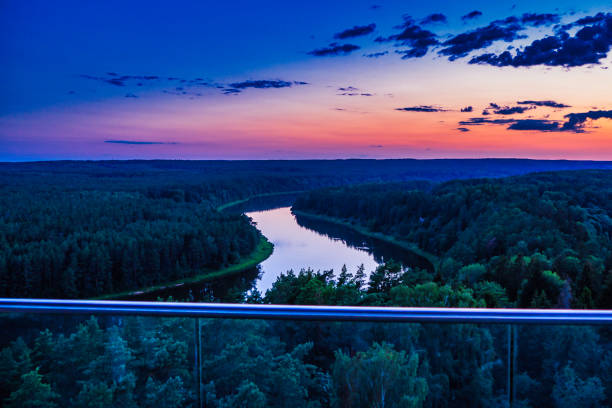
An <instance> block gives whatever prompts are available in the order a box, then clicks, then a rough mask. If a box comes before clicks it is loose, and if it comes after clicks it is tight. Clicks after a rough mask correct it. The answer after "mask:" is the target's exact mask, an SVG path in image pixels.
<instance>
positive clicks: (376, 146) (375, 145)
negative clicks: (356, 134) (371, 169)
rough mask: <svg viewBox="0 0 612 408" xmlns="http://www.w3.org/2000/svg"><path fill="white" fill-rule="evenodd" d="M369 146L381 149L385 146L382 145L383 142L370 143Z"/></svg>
mask: <svg viewBox="0 0 612 408" xmlns="http://www.w3.org/2000/svg"><path fill="white" fill-rule="evenodd" d="M368 147H371V148H373V149H381V148H383V147H385V146H383V145H381V144H374V145H369V146H368Z"/></svg>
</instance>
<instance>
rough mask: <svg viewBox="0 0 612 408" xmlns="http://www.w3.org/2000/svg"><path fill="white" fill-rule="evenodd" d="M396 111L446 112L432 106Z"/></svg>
mask: <svg viewBox="0 0 612 408" xmlns="http://www.w3.org/2000/svg"><path fill="white" fill-rule="evenodd" d="M395 110H397V111H404V112H446V110H445V109H442V108H439V107H436V106H431V105H420V106H409V107H406V108H395Z"/></svg>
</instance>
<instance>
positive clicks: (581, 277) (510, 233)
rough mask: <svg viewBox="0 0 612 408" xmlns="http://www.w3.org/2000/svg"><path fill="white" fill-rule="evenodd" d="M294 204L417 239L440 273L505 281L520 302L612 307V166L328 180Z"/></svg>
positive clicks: (471, 281)
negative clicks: (349, 183)
mask: <svg viewBox="0 0 612 408" xmlns="http://www.w3.org/2000/svg"><path fill="white" fill-rule="evenodd" d="M293 208H294V209H295V210H298V211H304V212H309V213H314V214H320V215H325V216H331V217H334V218H337V219H342V220H345V221H347V222H351V223H354V224H358V225H363V226H365V227H367V228H368V229H370V230H372V231H376V232H382V233H384V234H387V235H390V236H393V237H396V238H399V239H401V240H404V241H408V242H413V243H416V244H417V245H418V246H419V247H420V248H421V249H423V250H425V251H428V252H430V253H433V254H435V255H437V256H438V257H439V259H440V262H439V265H437V272H438V275H437V276H436V277H435V279H436V280H438V281H441V282H446V283H449V284H453V285H455V284H457V283H461V284H464V285H467V286H468V287H471V288H473V289H474V290H475V291H477V292H482V293H484V292H488V293H489V294H491V291H494V292H499V291H498V290H497V289H496V288H495V287H494V286H492V283H497V284H498V285H500V286H501V288H502V289H503V293H501V292H500V293H498V296H496V298H500V296H501V298H504V297H507V298H508V299H509V300H510V301H511V302H513V303H514V304H516V305H517V306H520V307H534V306H536V307H552V306H556V307H569V306H572V307H576V308H593V307H603V308H610V307H612V303H610V302H611V299H612V296H610V295H611V294H612V173H611V172H606V171H581V172H559V173H542V174H532V175H529V176H518V177H509V178H505V179H483V180H458V181H451V182H447V183H443V184H440V185H437V186H434V187H432V188H430V189H427V188H414V185H405V184H401V183H400V184H373V185H363V186H356V187H339V188H329V189H323V190H316V191H312V192H310V193H308V194H305V195H303V196H301V197H300V198H298V200H297V202H296V203H295V205H294V207H293ZM490 302H494V303H491V304H490V306H492V305H494V304H495V302H497V300H495V299H493V298H491V299H490Z"/></svg>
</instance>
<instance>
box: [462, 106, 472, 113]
mask: <svg viewBox="0 0 612 408" xmlns="http://www.w3.org/2000/svg"><path fill="white" fill-rule="evenodd" d="M473 110H474V108H473V107H471V106H466V107H465V108H461V112H472V111H473Z"/></svg>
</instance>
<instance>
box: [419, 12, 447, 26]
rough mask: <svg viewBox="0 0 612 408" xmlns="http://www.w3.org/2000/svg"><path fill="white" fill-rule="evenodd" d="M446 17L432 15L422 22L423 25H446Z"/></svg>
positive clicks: (439, 14)
mask: <svg viewBox="0 0 612 408" xmlns="http://www.w3.org/2000/svg"><path fill="white" fill-rule="evenodd" d="M446 22H447V20H446V16H445V15H444V14H442V13H434V14H430V15H428V16H427V17H425V18H424V19H422V20H421V24H433V23H446Z"/></svg>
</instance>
